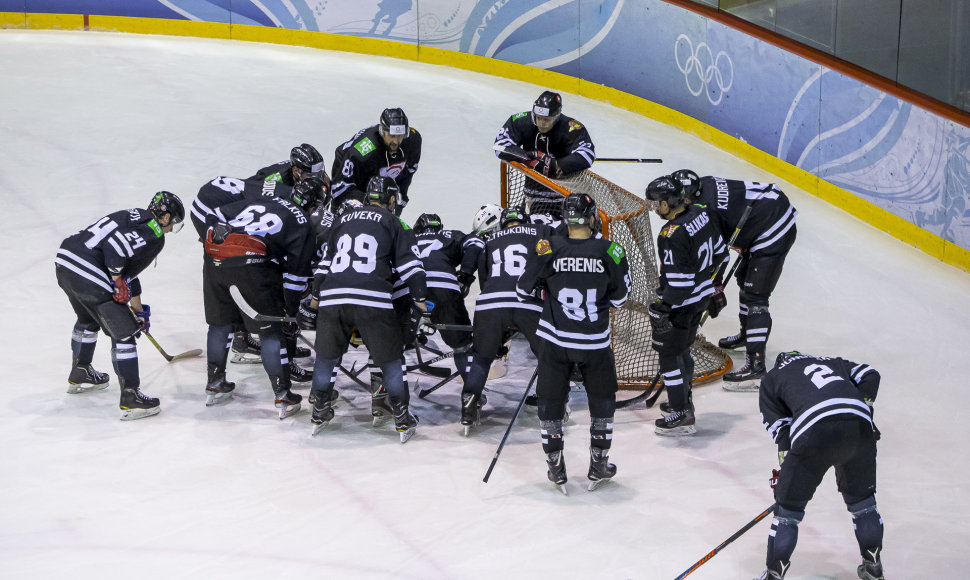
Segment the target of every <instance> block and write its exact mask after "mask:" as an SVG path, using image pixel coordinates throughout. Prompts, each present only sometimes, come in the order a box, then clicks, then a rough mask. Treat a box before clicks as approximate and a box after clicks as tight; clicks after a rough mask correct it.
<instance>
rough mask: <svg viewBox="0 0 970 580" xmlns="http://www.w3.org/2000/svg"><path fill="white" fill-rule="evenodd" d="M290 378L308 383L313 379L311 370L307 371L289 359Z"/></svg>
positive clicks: (295, 381) (297, 381)
mask: <svg viewBox="0 0 970 580" xmlns="http://www.w3.org/2000/svg"><path fill="white" fill-rule="evenodd" d="M290 380H291V381H293V382H294V383H309V382H310V381H312V380H313V371H308V370H306V369H305V368H303V367H301V366H300V365H298V364H296V363H295V362H294V361H290Z"/></svg>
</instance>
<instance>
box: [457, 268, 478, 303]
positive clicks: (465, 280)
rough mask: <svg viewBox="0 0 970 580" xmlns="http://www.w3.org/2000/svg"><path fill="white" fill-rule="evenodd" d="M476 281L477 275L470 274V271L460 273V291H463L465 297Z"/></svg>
mask: <svg viewBox="0 0 970 580" xmlns="http://www.w3.org/2000/svg"><path fill="white" fill-rule="evenodd" d="M474 281H475V275H474V274H469V273H468V272H459V273H458V291H459V292H461V297H462V298H465V297H466V296H468V292H469V290H471V288H472V283H473V282H474Z"/></svg>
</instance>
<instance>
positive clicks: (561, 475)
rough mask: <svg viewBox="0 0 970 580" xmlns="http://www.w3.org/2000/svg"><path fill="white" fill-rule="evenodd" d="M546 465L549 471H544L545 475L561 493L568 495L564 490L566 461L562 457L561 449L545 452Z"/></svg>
mask: <svg viewBox="0 0 970 580" xmlns="http://www.w3.org/2000/svg"><path fill="white" fill-rule="evenodd" d="M546 465H547V466H549V471H547V472H546V477H548V478H549V481H551V482H552V483H553V485H555V486H556V488H557V489H558V490H559V491H561V492H562V494H563V495H569V493H567V492H566V461H565V459H563V456H562V450H559V451H553V452H552V453H547V454H546Z"/></svg>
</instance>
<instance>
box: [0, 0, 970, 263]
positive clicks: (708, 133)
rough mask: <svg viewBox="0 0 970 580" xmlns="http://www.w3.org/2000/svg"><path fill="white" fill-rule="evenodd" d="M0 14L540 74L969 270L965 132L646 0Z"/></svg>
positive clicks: (91, 8)
mask: <svg viewBox="0 0 970 580" xmlns="http://www.w3.org/2000/svg"><path fill="white" fill-rule="evenodd" d="M0 26H3V27H5V28H41V29H70V30H77V29H87V30H113V31H122V32H136V33H157V34H174V35H187V36H200V37H214V38H227V39H235V40H249V41H259V42H271V43H282V44H295V45H304V46H311V47H317V48H326V49H332V50H343V51H352V52H361V53H366V54H379V55H384V56H393V57H398V58H405V59H412V60H418V61H423V62H428V63H432V64H444V65H450V66H455V67H459V68H464V69H469V70H475V71H479V72H484V73H488V74H493V75H498V76H502V77H508V78H513V79H518V80H523V81H527V82H532V83H535V84H539V85H545V86H548V87H551V88H555V89H557V90H561V91H564V92H570V93H575V94H580V95H583V96H587V97H590V98H594V99H597V100H601V101H604V102H608V103H611V104H614V105H616V106H619V107H623V108H626V109H629V110H632V111H635V112H638V113H641V114H643V115H646V116H648V117H651V118H653V119H656V120H658V121H661V122H664V123H667V124H671V125H674V126H677V127H679V128H681V129H683V130H685V131H687V132H689V133H692V134H695V135H698V136H700V137H702V138H704V139H705V140H707V141H709V142H711V143H713V144H714V145H716V146H718V147H719V148H721V149H724V150H726V151H729V152H731V153H733V154H735V155H737V156H738V157H740V158H742V159H745V160H747V161H750V162H752V163H754V164H755V165H758V166H760V167H762V168H764V169H766V170H768V171H771V172H772V173H775V174H776V175H778V176H779V177H781V178H783V179H785V180H786V181H789V182H791V183H793V184H795V185H796V186H798V187H801V188H803V189H805V190H806V191H808V192H809V193H812V194H814V195H817V196H819V197H820V198H822V199H825V200H827V201H829V202H831V203H833V204H835V205H838V206H839V207H841V208H843V209H845V210H846V211H848V212H850V213H852V214H854V215H856V216H858V217H860V218H861V219H863V220H865V221H867V222H869V223H870V224H872V225H873V226H875V227H877V228H880V229H882V230H884V231H887V232H888V233H890V234H892V235H893V236H895V237H897V238H899V239H901V240H903V241H905V242H907V243H909V244H912V245H914V246H917V247H919V248H921V249H922V250H923V251H925V252H927V253H928V254H930V255H932V256H934V257H936V258H939V259H940V260H943V261H945V262H947V263H950V264H953V265H955V266H957V267H960V268H962V269H965V270H970V207H968V198H970V193H968V192H970V128H968V127H965V126H963V125H960V124H957V123H954V122H952V121H949V120H947V119H945V118H942V117H940V116H938V115H935V114H933V113H931V112H929V111H927V110H925V109H921V108H919V107H917V106H914V105H912V104H910V103H908V102H906V101H903V100H900V99H898V98H896V97H894V96H892V95H889V94H887V93H884V92H882V91H880V90H877V89H875V88H873V87H871V86H869V85H866V84H864V83H861V82H859V81H857V80H854V79H852V78H849V77H847V76H845V75H842V74H840V73H838V72H835V71H833V70H831V69H828V68H826V67H824V66H822V65H820V64H817V63H814V62H812V61H809V60H806V59H804V58H802V57H800V56H797V55H794V54H792V53H789V52H787V51H785V50H782V49H780V48H778V47H775V46H773V45H771V44H768V43H766V42H763V41H761V40H759V39H757V38H754V37H751V36H748V35H746V34H744V33H742V32H739V31H737V30H735V29H733V28H730V27H727V26H724V25H722V24H720V23H718V22H714V21H710V20H708V19H706V18H704V17H703V16H700V15H698V14H695V13H693V12H690V11H687V10H684V9H682V8H679V7H677V6H673V5H670V4H667V3H665V2H662V1H660V0H636V1H632V0H595V1H594V0H572V1H570V0H486V1H468V0H344V1H335V0H261V1H260V2H252V1H250V0H0ZM693 169H695V170H697V171H698V172H700V173H701V174H704V168H703V167H702V166H696V167H693ZM726 177H734V178H740V179H744V178H745V176H743V175H735V176H726Z"/></svg>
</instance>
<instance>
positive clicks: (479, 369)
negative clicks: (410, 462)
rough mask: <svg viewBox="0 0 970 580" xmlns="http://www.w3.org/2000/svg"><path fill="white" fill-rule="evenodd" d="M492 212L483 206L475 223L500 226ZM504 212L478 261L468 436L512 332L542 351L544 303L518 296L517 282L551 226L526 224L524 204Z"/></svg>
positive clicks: (465, 398) (465, 417) (465, 400)
mask: <svg viewBox="0 0 970 580" xmlns="http://www.w3.org/2000/svg"><path fill="white" fill-rule="evenodd" d="M492 212H494V208H493V207H490V206H483V207H482V209H481V210H479V215H477V216H476V219H475V221H476V222H483V223H484V222H487V223H488V224H490V225H489V227H491V226H493V225H495V224H494V220H493V219H492V218H493V217H494V216H493V213H492ZM501 216H502V217H501V219H500V221H499V224H498V225H500V229H498V230H496V231H493V232H490V233H488V234H487V235H486V237H485V250H484V251H483V252H482V255H481V258H480V259H479V266H478V283H479V286H480V288H481V293H479V295H478V298H477V299H476V300H475V319H474V322H473V326H474V330H473V334H472V336H473V339H472V340H473V343H474V346H473V351H474V352H473V354H472V356H471V362H470V364H469V366H468V373H467V375H466V376H465V384H464V385H463V387H462V392H461V424H462V434H463V435H465V436H468V435H469V434H470V433H471V427H473V426H474V425H477V424H478V422H479V419H480V415H481V408H482V406H483V405H484V404H485V403H486V400H485V396H484V395H483V394H482V391H484V389H485V382H486V381H487V380H488V370H489V367H490V366H491V364H492V361H493V360H495V357H496V356H497V355H498V354H499V352H500V350H501V349H502V348H503V345H504V344H505V343H506V342H507V341H508V337H509V336H510V333H511V332H513V331H518V332H519V334H521V335H522V336H524V337H525V338H526V339H527V340H528V341H529V347H530V348H531V349H532V353H533V354H536V355H537V353H538V352H539V351H538V347H539V343H538V339H537V338H536V327H537V326H538V324H539V313H540V312H541V311H542V304H541V303H540V302H539V300H538V299H536V298H535V297H532V296H530V297H528V298H526V299H525V300H519V299H517V298H516V292H515V284H516V282H517V281H518V279H519V276H521V275H522V273H523V272H525V266H526V257H527V256H528V254H529V251H530V249H531V248H534V247H535V245H536V242H538V241H539V240H540V239H543V238H546V237H549V235H550V234H551V233H552V230H551V229H550V228H548V227H547V226H544V225H542V224H530V223H525V222H526V220H527V217H526V214H525V212H524V211H523V210H522V209H519V208H507V209H505V210H503V211H502V214H501ZM480 218H481V219H480ZM537 356H538V355H537Z"/></svg>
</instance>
